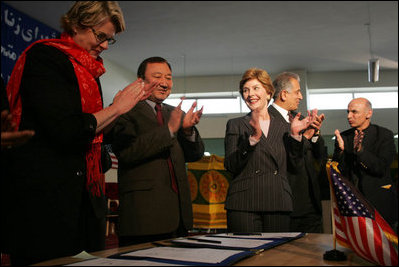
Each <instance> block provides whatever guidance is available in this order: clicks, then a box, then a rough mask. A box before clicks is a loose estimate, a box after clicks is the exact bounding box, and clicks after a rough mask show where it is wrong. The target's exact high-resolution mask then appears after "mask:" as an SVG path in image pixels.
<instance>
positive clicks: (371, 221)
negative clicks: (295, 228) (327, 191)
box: [327, 162, 398, 266]
mask: <svg viewBox="0 0 399 267" xmlns="http://www.w3.org/2000/svg"><path fill="white" fill-rule="evenodd" d="M337 165H338V164H337V162H329V163H327V169H328V178H329V182H330V186H331V187H332V191H333V196H332V202H333V203H332V205H333V213H334V224H335V236H336V240H337V241H338V243H339V244H341V245H342V246H345V247H348V248H351V249H352V250H353V251H355V253H356V254H358V255H359V256H360V257H362V258H364V259H366V260H368V261H370V262H373V263H374V264H379V265H392V266H397V265H398V248H397V246H398V237H397V235H396V234H395V232H394V231H393V230H392V228H391V227H390V226H389V225H388V223H387V222H386V221H385V220H384V219H383V218H382V217H381V215H380V214H379V213H378V211H377V210H376V209H374V208H373V207H372V206H371V204H370V203H368V202H367V200H366V199H365V198H364V197H363V196H362V194H361V193H360V192H359V191H358V190H357V189H356V188H355V187H354V186H353V185H352V184H351V183H350V182H349V181H348V180H347V179H345V177H343V176H342V175H341V174H340V173H339V170H338V168H337ZM387 204H388V203H387ZM388 205H389V204H388Z"/></svg>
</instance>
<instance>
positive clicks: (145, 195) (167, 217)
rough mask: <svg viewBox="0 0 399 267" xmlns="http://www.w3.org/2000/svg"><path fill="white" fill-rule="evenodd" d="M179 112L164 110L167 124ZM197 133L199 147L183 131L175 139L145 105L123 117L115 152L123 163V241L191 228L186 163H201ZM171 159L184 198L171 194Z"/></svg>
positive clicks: (115, 136) (115, 135) (120, 171)
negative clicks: (181, 224) (168, 160)
mask: <svg viewBox="0 0 399 267" xmlns="http://www.w3.org/2000/svg"><path fill="white" fill-rule="evenodd" d="M173 109H174V107H172V106H170V105H167V104H163V108H162V115H163V118H164V121H165V122H167V121H168V120H169V117H170V113H171V112H172V110H173ZM194 130H195V131H196V140H195V142H191V141H189V140H188V139H187V138H186V137H184V136H183V133H182V130H181V129H180V130H179V131H178V133H177V136H176V137H171V135H170V132H169V129H168V126H167V123H165V125H163V126H159V125H158V121H157V119H156V114H155V112H154V109H153V108H152V107H151V106H150V105H149V104H148V103H146V102H145V101H141V102H139V103H138V104H137V105H136V106H135V107H134V108H133V109H131V110H130V111H129V112H127V113H125V114H124V115H122V116H120V117H119V119H118V120H117V122H116V124H115V126H114V129H113V142H112V149H113V150H114V152H115V154H116V156H117V158H118V161H119V168H118V184H119V202H120V206H119V218H120V225H119V226H120V229H119V234H120V235H121V236H135V235H156V234H165V233H170V232H173V231H174V230H176V229H177V228H178V226H179V219H180V218H181V219H182V222H183V224H184V226H185V228H186V229H187V230H189V229H191V228H192V222H193V218H192V216H193V215H192V208H191V196H190V187H189V183H188V179H187V173H186V165H185V162H189V161H196V160H199V159H200V158H201V157H202V156H203V154H204V144H203V142H202V139H201V137H200V135H199V133H198V131H197V129H196V128H195V127H194ZM168 156H170V157H171V160H172V164H173V168H174V170H175V175H176V182H177V185H178V190H179V195H177V194H176V193H175V192H173V191H172V189H171V185H170V175H169V168H168V163H167V158H168Z"/></svg>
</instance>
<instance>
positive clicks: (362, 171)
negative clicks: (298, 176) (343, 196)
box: [333, 98, 398, 232]
mask: <svg viewBox="0 0 399 267" xmlns="http://www.w3.org/2000/svg"><path fill="white" fill-rule="evenodd" d="M347 112H348V116H347V119H348V122H349V125H350V126H351V128H350V129H348V130H346V131H344V132H342V133H340V132H339V130H335V136H336V140H335V150H334V155H333V160H335V161H337V162H338V163H339V165H338V168H339V169H340V171H341V173H342V174H343V175H344V176H346V177H347V178H348V179H349V180H350V181H351V182H353V184H354V185H355V186H356V187H357V188H358V189H359V190H360V192H361V193H362V194H363V195H364V196H365V198H366V199H367V200H368V201H369V202H371V204H372V205H373V206H374V207H375V208H376V209H377V210H378V212H379V213H380V214H381V215H382V217H384V219H385V220H386V221H387V222H388V223H389V224H390V225H391V226H392V228H393V230H394V231H395V232H397V231H398V198H397V195H396V192H395V189H394V188H393V186H392V185H393V181H392V177H391V175H390V166H391V164H392V161H393V160H394V158H395V154H396V148H395V142H394V137H393V132H392V131H391V130H388V129H386V128H384V127H381V126H378V125H376V124H372V123H370V119H371V116H372V115H373V109H372V106H371V103H370V101H369V100H367V99H366V98H355V99H353V100H352V101H351V102H350V103H349V105H348V110H347Z"/></svg>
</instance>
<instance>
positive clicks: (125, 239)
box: [119, 222, 188, 247]
mask: <svg viewBox="0 0 399 267" xmlns="http://www.w3.org/2000/svg"><path fill="white" fill-rule="evenodd" d="M187 235H188V231H187V230H186V229H185V227H184V226H183V225H182V222H180V224H179V227H178V228H177V229H176V230H175V231H173V232H172V233H165V234H157V235H141V236H119V247H124V246H130V245H135V244H142V243H148V242H154V241H159V240H165V239H171V238H176V237H181V236H187Z"/></svg>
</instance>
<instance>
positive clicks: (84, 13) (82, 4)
mask: <svg viewBox="0 0 399 267" xmlns="http://www.w3.org/2000/svg"><path fill="white" fill-rule="evenodd" d="M106 18H110V20H111V22H112V24H114V26H115V29H116V33H120V32H123V31H124V30H125V20H124V18H123V13H122V10H121V8H120V7H119V4H118V2H116V1H76V2H75V4H74V5H73V6H72V7H71V8H70V9H69V11H68V12H67V13H66V14H65V15H63V16H62V17H61V27H62V28H63V29H64V31H65V32H66V33H68V34H69V35H71V36H72V35H73V27H76V26H78V27H80V28H90V27H93V26H95V25H98V24H100V23H101V22H102V21H104V20H105V19H106Z"/></svg>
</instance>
